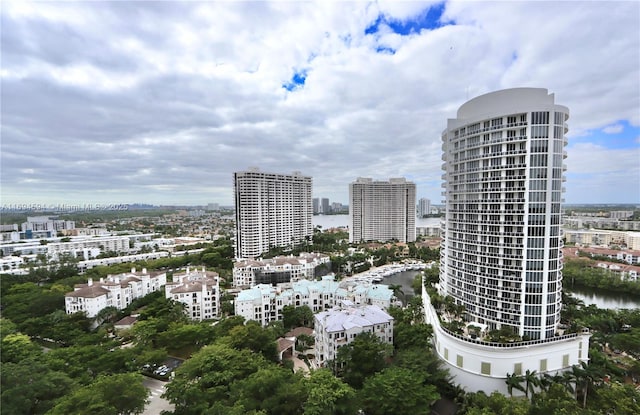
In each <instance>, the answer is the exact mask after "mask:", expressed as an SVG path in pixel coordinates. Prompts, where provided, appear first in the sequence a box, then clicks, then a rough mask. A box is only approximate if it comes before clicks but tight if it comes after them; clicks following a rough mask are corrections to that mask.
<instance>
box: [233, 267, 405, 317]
mask: <svg viewBox="0 0 640 415" xmlns="http://www.w3.org/2000/svg"><path fill="white" fill-rule="evenodd" d="M344 300H349V301H351V302H352V303H354V304H368V305H371V304H375V305H377V306H379V307H381V308H385V309H386V308H389V306H390V305H391V304H393V303H394V300H395V297H394V295H393V291H392V290H390V289H389V287H388V286H386V285H382V284H379V285H372V284H358V285H350V286H347V285H345V284H342V283H338V282H337V281H334V276H333V275H327V276H324V277H322V280H320V281H309V280H300V281H297V282H294V283H291V284H279V285H278V286H277V287H274V286H272V285H268V284H258V285H256V286H254V287H252V288H250V289H246V290H242V291H241V292H240V293H239V294H238V297H237V298H236V300H235V313H236V315H239V316H243V317H244V318H245V319H246V320H255V321H258V322H260V323H261V324H262V325H263V326H266V325H267V324H269V323H270V322H271V321H278V320H282V309H283V308H284V307H285V306H293V307H301V306H305V305H306V306H308V307H309V308H310V309H311V311H313V312H314V313H317V312H320V311H325V310H328V309H330V308H333V307H335V306H336V305H338V304H340V302H342V301H344Z"/></svg>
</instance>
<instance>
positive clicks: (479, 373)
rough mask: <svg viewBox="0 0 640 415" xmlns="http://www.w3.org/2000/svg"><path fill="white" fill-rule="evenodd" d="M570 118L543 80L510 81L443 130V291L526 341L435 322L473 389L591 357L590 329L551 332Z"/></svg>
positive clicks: (443, 348) (440, 343)
mask: <svg viewBox="0 0 640 415" xmlns="http://www.w3.org/2000/svg"><path fill="white" fill-rule="evenodd" d="M568 118H569V109H568V108H566V107H564V106H561V105H556V104H555V103H554V96H553V94H548V92H547V90H546V89H534V88H516V89H507V90H503V91H497V92H493V93H489V94H486V95H482V96H480V97H477V98H474V99H472V100H470V101H468V102H467V103H465V104H464V105H462V106H461V107H460V109H459V110H458V114H457V118H455V119H450V120H449V121H448V125H447V129H446V130H445V131H444V132H443V134H442V141H443V146H442V148H443V151H444V156H443V159H444V160H445V163H444V165H443V168H444V170H445V174H444V176H443V178H444V180H445V185H444V187H445V203H446V216H445V222H444V229H443V241H442V246H441V262H440V293H441V294H442V295H445V296H449V297H451V298H453V299H454V301H455V303H456V304H459V305H463V306H464V307H465V310H466V320H467V321H470V322H474V323H476V324H478V326H479V327H485V328H486V330H493V329H501V328H507V329H510V330H511V331H513V332H514V333H515V334H518V335H520V336H522V338H523V339H524V340H527V339H530V340H531V341H530V342H529V343H527V344H522V343H514V344H512V345H509V347H504V346H502V347H497V346H491V345H488V344H485V345H479V344H477V342H476V343H474V340H466V339H465V337H463V336H459V337H453V336H451V335H450V334H449V332H447V331H445V330H443V329H442V328H436V330H435V341H436V344H437V347H438V353H439V355H440V356H441V357H442V358H443V359H444V360H445V361H446V362H448V363H449V364H450V367H452V368H453V369H452V370H453V373H454V374H455V375H456V377H457V378H458V380H460V381H461V383H462V384H463V385H465V386H468V387H469V388H470V389H471V390H481V389H483V390H485V391H486V392H487V393H490V392H491V391H492V390H493V389H492V388H495V389H498V390H503V391H504V390H505V383H504V379H505V377H506V375H507V374H508V373H516V374H522V373H524V371H525V370H531V371H534V370H535V371H538V372H539V373H544V372H552V373H555V372H557V371H562V370H566V369H568V368H569V366H570V365H573V364H577V363H579V362H580V361H586V360H588V344H589V342H588V339H589V335H588V334H585V335H582V334H574V335H568V336H564V338H562V337H557V336H558V335H559V333H558V324H559V323H560V310H561V306H562V303H561V292H562V251H561V248H562V231H561V228H560V204H561V202H562V192H563V191H564V189H563V187H562V182H563V181H564V174H563V172H564V170H565V166H564V164H563V159H564V158H565V157H566V153H565V152H564V146H565V145H566V143H567V142H566V139H565V136H564V135H565V133H566V132H567V125H566V124H565V121H566V120H567V119H568ZM426 311H427V320H428V321H430V322H432V323H434V322H435V320H434V319H433V318H429V309H426ZM492 382H493V383H492Z"/></svg>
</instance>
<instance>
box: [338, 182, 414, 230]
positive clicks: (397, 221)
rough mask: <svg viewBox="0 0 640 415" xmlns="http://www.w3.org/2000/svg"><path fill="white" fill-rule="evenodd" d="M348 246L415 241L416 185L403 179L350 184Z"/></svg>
mask: <svg viewBox="0 0 640 415" xmlns="http://www.w3.org/2000/svg"><path fill="white" fill-rule="evenodd" d="M349 218H350V221H349V222H350V224H351V226H350V228H349V242H356V243H357V242H362V241H390V240H392V239H397V240H398V241H400V242H414V241H415V240H416V185H415V183H413V182H409V181H407V180H406V179H405V178H402V177H401V178H392V179H389V180H388V181H374V180H372V179H370V178H364V177H360V178H358V179H357V180H356V181H355V182H353V183H351V184H349Z"/></svg>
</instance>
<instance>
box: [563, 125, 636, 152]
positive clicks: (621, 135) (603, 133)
mask: <svg viewBox="0 0 640 415" xmlns="http://www.w3.org/2000/svg"><path fill="white" fill-rule="evenodd" d="M569 129H571V118H569ZM586 137H588V138H589V143H593V144H596V145H599V146H602V147H604V148H609V149H621V150H624V149H633V148H635V149H637V148H639V147H640V143H638V137H640V127H634V126H633V125H631V124H629V122H628V121H626V120H619V121H617V122H615V123H613V124H610V125H608V126H606V127H604V128H599V129H597V130H590V131H589V133H588V134H587V135H586ZM582 142H584V141H583V137H576V138H573V139H571V138H569V145H568V146H567V147H568V148H570V147H572V145H575V144H578V143H582Z"/></svg>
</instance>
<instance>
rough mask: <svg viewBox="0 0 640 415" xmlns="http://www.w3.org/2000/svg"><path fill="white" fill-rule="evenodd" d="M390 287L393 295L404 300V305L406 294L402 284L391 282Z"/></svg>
mask: <svg viewBox="0 0 640 415" xmlns="http://www.w3.org/2000/svg"><path fill="white" fill-rule="evenodd" d="M389 289H390V290H391V291H393V295H395V296H396V298H397V299H398V300H400V301H402V304H403V305H404V304H405V301H404V300H405V295H404V291H402V285H400V284H391V285H389Z"/></svg>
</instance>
